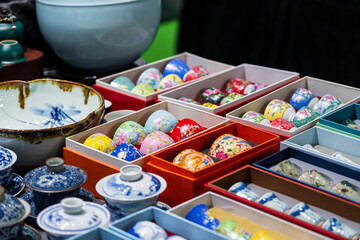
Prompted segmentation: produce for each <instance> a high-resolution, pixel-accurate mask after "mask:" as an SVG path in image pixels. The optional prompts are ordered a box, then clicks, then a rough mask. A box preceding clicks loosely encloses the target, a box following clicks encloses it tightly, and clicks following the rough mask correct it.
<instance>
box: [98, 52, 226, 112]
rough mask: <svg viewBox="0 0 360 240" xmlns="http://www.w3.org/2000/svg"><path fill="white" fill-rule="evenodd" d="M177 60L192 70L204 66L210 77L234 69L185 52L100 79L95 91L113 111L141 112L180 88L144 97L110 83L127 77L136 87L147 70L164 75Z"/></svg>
mask: <svg viewBox="0 0 360 240" xmlns="http://www.w3.org/2000/svg"><path fill="white" fill-rule="evenodd" d="M175 58H180V59H182V60H184V62H185V63H186V64H187V65H188V66H189V67H190V68H192V67H194V66H196V65H203V66H204V67H205V68H206V69H207V70H208V71H209V73H210V75H212V74H214V73H217V72H221V71H223V70H226V69H228V68H232V67H233V66H231V65H228V64H224V63H220V62H216V61H213V60H209V59H206V58H202V57H199V56H196V55H194V54H191V53H187V52H184V53H181V54H178V55H175V56H172V57H169V58H166V59H163V60H159V61H156V62H153V63H150V64H146V65H143V66H139V67H136V68H133V69H130V70H127V71H123V72H119V73H116V74H113V75H110V76H106V77H104V78H100V79H98V80H96V84H94V89H96V90H97V91H99V92H100V93H101V94H102V95H103V96H104V98H105V99H106V100H109V101H111V102H112V106H111V110H112V111H114V110H119V109H131V110H139V109H142V108H144V107H147V106H150V105H152V104H154V103H155V101H156V99H157V96H158V95H159V94H162V93H164V92H167V91H169V90H172V89H175V88H177V87H178V86H176V87H172V88H168V89H165V90H162V91H159V92H155V93H153V94H149V95H146V96H143V95H139V94H136V93H133V92H131V91H127V90H123V89H119V88H116V87H114V86H111V85H110V82H111V81H112V80H114V79H115V78H117V77H119V76H125V77H127V78H129V79H130V80H131V81H132V82H133V83H134V84H135V85H136V82H137V80H138V78H139V76H140V75H141V73H143V72H144V71H145V70H147V69H148V68H157V69H159V71H160V72H161V73H162V72H163V71H164V68H165V66H166V64H167V63H168V62H170V61H171V60H172V59H175ZM203 78H204V77H203ZM199 79H201V78H199ZM199 79H196V80H193V81H198V80H199ZM185 84H188V83H183V84H182V85H185Z"/></svg>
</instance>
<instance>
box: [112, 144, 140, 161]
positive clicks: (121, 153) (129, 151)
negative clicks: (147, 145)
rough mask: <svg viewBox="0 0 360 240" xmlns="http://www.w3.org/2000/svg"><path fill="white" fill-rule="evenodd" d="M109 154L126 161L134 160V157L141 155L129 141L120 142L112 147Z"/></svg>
mask: <svg viewBox="0 0 360 240" xmlns="http://www.w3.org/2000/svg"><path fill="white" fill-rule="evenodd" d="M111 155H112V156H114V157H117V158H119V159H121V160H125V161H128V162H131V161H134V160H135V159H138V158H141V157H142V156H143V155H142V154H141V152H140V150H139V149H137V148H136V147H135V146H134V145H132V144H130V143H122V144H120V145H119V146H117V147H116V148H115V149H114V151H112V152H111Z"/></svg>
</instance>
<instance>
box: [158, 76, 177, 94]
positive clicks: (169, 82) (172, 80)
mask: <svg viewBox="0 0 360 240" xmlns="http://www.w3.org/2000/svg"><path fill="white" fill-rule="evenodd" d="M182 83H183V81H182V80H181V78H180V77H179V76H178V75H176V74H169V75H167V76H166V77H164V78H163V79H162V80H161V81H160V83H159V86H158V88H157V91H161V90H164V89H166V88H171V87H175V86H177V85H179V84H182Z"/></svg>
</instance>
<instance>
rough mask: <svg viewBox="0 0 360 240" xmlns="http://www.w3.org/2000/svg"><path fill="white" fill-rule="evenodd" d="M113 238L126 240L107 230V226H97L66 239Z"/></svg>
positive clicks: (126, 239)
mask: <svg viewBox="0 0 360 240" xmlns="http://www.w3.org/2000/svg"><path fill="white" fill-rule="evenodd" d="M114 239H118V240H128V238H126V237H125V236H123V235H121V234H119V233H116V232H114V231H111V230H108V229H107V228H104V227H98V228H95V229H93V230H90V231H88V232H86V233H83V234H79V235H76V236H73V237H70V238H68V240H114Z"/></svg>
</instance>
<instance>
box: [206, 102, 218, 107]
mask: <svg viewBox="0 0 360 240" xmlns="http://www.w3.org/2000/svg"><path fill="white" fill-rule="evenodd" d="M202 106H204V107H207V108H217V107H218V106H217V105H215V104H212V103H204V104H202Z"/></svg>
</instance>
